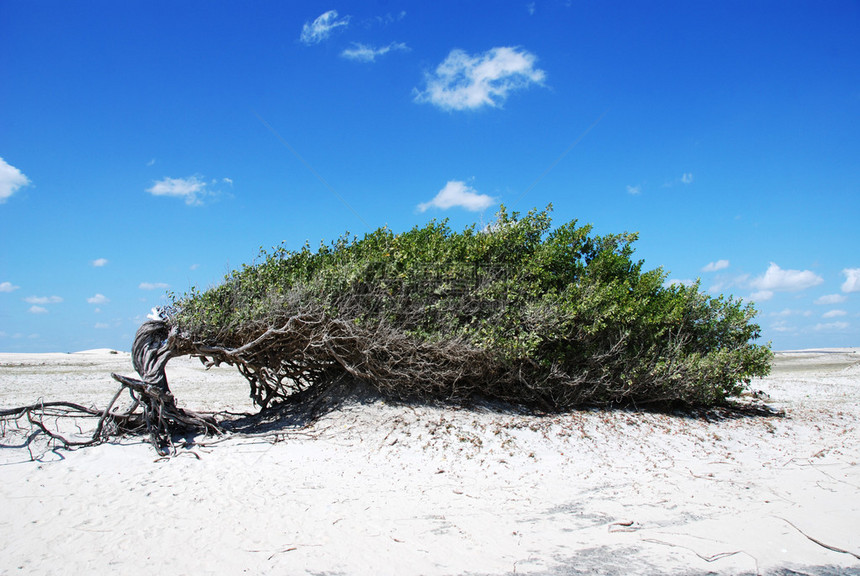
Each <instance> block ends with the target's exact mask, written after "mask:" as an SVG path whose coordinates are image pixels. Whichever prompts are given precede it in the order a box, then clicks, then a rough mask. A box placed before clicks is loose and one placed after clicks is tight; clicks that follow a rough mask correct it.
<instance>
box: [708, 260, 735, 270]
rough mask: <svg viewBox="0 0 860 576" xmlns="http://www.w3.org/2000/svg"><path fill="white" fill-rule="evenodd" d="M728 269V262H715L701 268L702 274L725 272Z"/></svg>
mask: <svg viewBox="0 0 860 576" xmlns="http://www.w3.org/2000/svg"><path fill="white" fill-rule="evenodd" d="M728 267H729V261H728V260H717V261H716V262H708V264H707V265H706V266H705V267H704V268H702V272H716V271H717V270H725V269H726V268H728Z"/></svg>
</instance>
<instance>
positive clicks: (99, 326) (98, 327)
mask: <svg viewBox="0 0 860 576" xmlns="http://www.w3.org/2000/svg"><path fill="white" fill-rule="evenodd" d="M93 328H95V329H96V330H104V329H105V328H110V326H108V325H107V324H105V323H104V322H96V325H95V326H93Z"/></svg>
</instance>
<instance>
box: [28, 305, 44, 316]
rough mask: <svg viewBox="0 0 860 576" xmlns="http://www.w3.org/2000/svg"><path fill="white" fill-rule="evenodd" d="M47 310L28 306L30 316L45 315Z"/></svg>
mask: <svg viewBox="0 0 860 576" xmlns="http://www.w3.org/2000/svg"><path fill="white" fill-rule="evenodd" d="M47 313H48V309H47V308H43V307H42V306H30V314H47Z"/></svg>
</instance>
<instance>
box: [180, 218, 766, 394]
mask: <svg viewBox="0 0 860 576" xmlns="http://www.w3.org/2000/svg"><path fill="white" fill-rule="evenodd" d="M550 210H551V207H549V208H547V210H544V211H531V212H529V213H528V214H527V215H524V216H523V215H520V214H518V213H516V212H514V213H510V214H509V213H508V212H507V211H506V210H505V209H504V207H502V209H501V211H500V212H499V214H498V219H497V221H496V222H495V223H494V224H492V225H491V226H489V227H488V228H487V229H484V230H478V229H476V228H475V226H471V227H468V228H466V229H465V230H463V231H462V232H454V231H452V230H451V229H450V228H449V227H448V223H447V221H442V222H437V221H432V222H430V223H429V224H427V225H426V226H424V227H421V228H419V227H416V228H413V229H412V230H410V231H407V232H404V233H401V234H395V233H393V232H392V231H391V230H389V229H387V228H380V229H379V230H376V231H374V232H371V233H369V234H367V235H365V236H364V237H363V238H360V239H359V238H357V237H350V236H349V235H344V236H342V237H341V238H338V239H337V240H335V241H334V242H332V243H331V244H330V245H325V244H323V245H321V246H320V247H319V249H318V250H316V251H312V250H311V249H310V248H309V247H308V246H307V245H306V246H304V247H303V248H302V249H301V250H298V251H293V250H287V249H285V248H284V247H280V248H277V249H275V250H274V251H272V252H271V253H267V252H265V251H262V250H261V253H260V258H259V261H258V262H257V263H255V264H253V265H246V266H243V267H242V268H241V269H240V270H236V271H234V272H232V273H231V274H229V275H228V276H227V277H226V278H225V281H224V283H223V284H221V285H219V286H216V287H214V288H211V289H209V290H206V291H202V292H201V291H198V290H196V289H192V291H191V292H190V293H188V294H185V295H183V296H182V297H178V298H175V299H174V303H173V309H174V311H175V312H174V315H173V316H172V318H171V321H172V322H174V323H175V324H176V325H178V327H179V328H180V332H181V333H182V334H184V337H185V338H187V339H188V340H190V341H194V342H198V343H206V344H207V345H212V346H219V347H224V348H232V349H237V348H241V347H242V346H246V345H247V344H248V343H249V342H252V341H254V339H255V338H259V337H260V335H261V334H262V333H264V332H265V331H266V330H267V329H271V328H280V327H282V326H285V325H287V324H288V322H289V320H290V318H296V317H298V316H300V315H302V314H309V313H312V314H314V315H315V316H314V317H316V318H319V319H320V321H331V322H334V321H335V320H336V321H337V322H338V323H337V324H332V328H331V329H330V331H333V330H335V328H334V327H335V326H343V325H345V324H344V322H345V323H347V324H346V325H349V326H350V330H352V331H353V332H351V334H352V333H356V331H360V332H361V333H362V334H367V335H376V336H375V337H376V338H377V340H376V342H377V344H374V345H372V346H368V345H367V344H362V345H361V346H362V347H364V348H368V347H371V348H376V347H377V345H378V348H379V349H380V350H382V352H373V353H374V354H376V356H374V358H376V360H378V359H379V358H388V360H387V361H388V362H389V363H391V364H395V363H400V364H403V363H405V362H407V361H408V362H412V363H413V364H414V365H415V369H416V374H418V376H416V378H415V380H416V382H418V381H420V382H425V381H432V380H433V377H434V373H433V371H432V366H430V367H425V366H424V365H423V364H427V363H430V364H432V362H429V361H428V360H427V358H430V356H421V354H423V352H421V351H425V350H429V349H432V347H433V346H436V347H442V346H445V347H447V348H446V350H451V349H452V348H451V346H452V345H454V344H456V345H457V346H459V347H460V348H458V349H460V350H464V351H468V352H469V354H467V355H464V356H463V360H462V361H463V362H464V363H467V362H471V363H474V361H475V360H474V359H475V358H476V357H479V358H481V361H482V362H483V364H484V365H483V366H482V367H481V369H480V370H477V371H476V370H475V369H474V366H469V367H468V369H464V370H462V371H461V372H462V374H463V375H462V376H454V377H452V376H450V372H445V374H439V378H438V379H439V381H438V382H436V384H434V385H433V386H432V388H433V390H429V389H427V386H425V385H423V384H421V385H419V384H415V385H414V386H413V385H412V384H410V383H409V382H406V381H404V380H403V379H402V378H401V379H399V380H396V387H395V389H393V390H392V385H390V383H389V384H386V386H383V383H382V381H383V380H386V378H387V373H385V372H384V371H383V372H380V371H379V370H377V371H376V372H374V375H375V376H374V377H373V378H374V379H378V380H380V382H371V383H372V384H374V383H375V384H377V385H379V386H380V387H381V388H385V389H386V390H388V391H390V392H393V393H395V394H401V395H404V396H405V395H411V394H415V393H436V394H438V393H443V394H455V393H457V392H456V391H457V390H459V391H461V392H460V393H462V391H463V390H467V391H468V393H480V394H485V395H490V396H495V397H500V398H505V399H510V400H515V401H522V402H532V403H539V404H542V405H544V406H548V407H552V408H565V407H569V406H573V405H577V404H584V403H598V404H611V403H617V402H634V403H663V404H666V403H672V402H677V401H680V402H683V403H688V404H696V405H714V404H719V403H723V402H725V401H726V399H727V398H729V397H731V396H736V395H738V394H739V393H741V392H742V391H743V390H744V388H745V385H747V384H749V382H750V379H751V378H752V377H755V376H763V375H766V374H767V373H769V371H770V360H771V357H772V354H771V351H770V349H769V347H767V346H761V345H756V344H754V343H752V342H753V340H755V339H757V338H758V337H759V330H760V329H759V326H758V325H756V324H754V323H753V322H752V320H753V318H754V316H755V310H754V309H753V307H752V306H751V305H744V304H743V303H742V302H741V301H739V300H735V299H732V298H728V299H726V298H723V297H719V298H713V297H710V296H708V295H706V294H704V293H703V292H701V291H700V289H699V286H698V284H697V285H695V286H682V285H669V286H667V285H666V284H665V281H666V274H665V273H664V272H663V271H662V270H661V269H657V270H650V271H643V269H642V268H643V262H642V261H635V260H633V252H634V251H633V246H632V245H633V243H634V242H635V240H636V238H637V237H636V234H627V233H624V234H612V235H606V236H597V235H593V234H592V230H591V227H590V226H577V223H576V221H572V222H568V223H566V224H563V225H562V226H560V227H558V228H555V229H553V228H552V227H551V219H550V215H549V212H550ZM337 330H341V331H342V328H337ZM392 334H395V335H396V337H397V338H406V339H408V341H410V342H412V343H413V344H412V346H413V347H414V349H415V350H417V351H419V352H420V353H416V354H417V355H416V356H414V357H410V359H408V360H403V359H402V358H401V356H402V355H398V354H400V353H398V354H394V353H393V352H392V351H391V350H389V349H387V348H386V346H387V340H386V338H392V336H391V335H392ZM333 337H334V336H333ZM355 341H356V342H357V341H358V340H355ZM399 341H400V340H398V342H399ZM350 342H352V340H350ZM363 342H366V340H365V341H363ZM310 344H311V342H310V341H308V343H307V344H306V348H307V347H309V346H310ZM358 352H360V353H362V354H365V356H367V354H369V353H368V352H367V351H366V350H362V351H358ZM473 353H474V354H473ZM385 354H388V356H386V355H385ZM475 354H477V356H475ZM338 358H339V362H340V363H341V364H342V365H343V366H344V369H345V370H347V371H348V372H350V373H353V374H356V373H362V374H363V373H364V372H361V370H360V366H359V364H361V362H360V361H357V362H356V363H355V364H349V363H348V362H346V361H344V360H342V359H340V358H341V357H340V356H338ZM446 358H448V357H447V356H446ZM287 361H289V359H284V362H287ZM268 362H269V365H267V366H268V370H269V371H273V370H274V371H277V369H278V367H277V366H271V364H272V361H270V360H269V361H268ZM309 362H310V365H308V366H304V367H302V370H303V371H299V372H297V373H298V374H299V377H301V374H304V373H305V372H307V373H317V372H314V370H315V369H316V368H319V367H320V366H323V365H326V363H328V364H331V363H332V360H331V359H315V360H312V361H309ZM314 363H317V364H318V365H314ZM392 369H393V368H392ZM397 369H398V370H400V367H399V366H398V368H397ZM455 372H456V371H455ZM325 373H326V374H330V373H329V372H325ZM451 379H453V381H447V380H451ZM394 381H395V380H392V382H394ZM422 386H424V387H423V388H422Z"/></svg>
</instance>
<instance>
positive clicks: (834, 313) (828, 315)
mask: <svg viewBox="0 0 860 576" xmlns="http://www.w3.org/2000/svg"><path fill="white" fill-rule="evenodd" d="M847 315H848V312H846V311H845V310H829V311H827V312H825V313H824V314H822V315H821V317H822V318H839V317H841V316H847Z"/></svg>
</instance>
